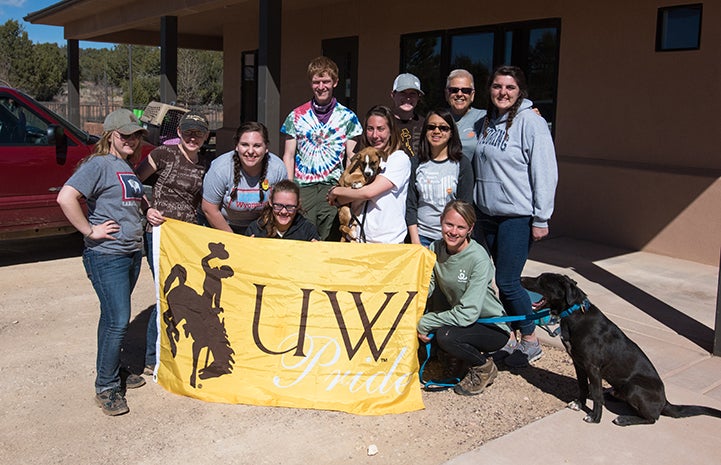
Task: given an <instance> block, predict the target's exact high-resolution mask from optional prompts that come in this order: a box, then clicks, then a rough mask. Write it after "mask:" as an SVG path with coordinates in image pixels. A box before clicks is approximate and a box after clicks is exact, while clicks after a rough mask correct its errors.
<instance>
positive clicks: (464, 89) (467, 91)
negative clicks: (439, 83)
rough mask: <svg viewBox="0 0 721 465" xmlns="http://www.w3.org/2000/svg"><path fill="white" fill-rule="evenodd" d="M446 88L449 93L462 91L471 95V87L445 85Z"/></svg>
mask: <svg viewBox="0 0 721 465" xmlns="http://www.w3.org/2000/svg"><path fill="white" fill-rule="evenodd" d="M447 89H448V93H449V94H457V93H458V92H463V93H464V94H466V95H471V94H472V93H473V87H447Z"/></svg>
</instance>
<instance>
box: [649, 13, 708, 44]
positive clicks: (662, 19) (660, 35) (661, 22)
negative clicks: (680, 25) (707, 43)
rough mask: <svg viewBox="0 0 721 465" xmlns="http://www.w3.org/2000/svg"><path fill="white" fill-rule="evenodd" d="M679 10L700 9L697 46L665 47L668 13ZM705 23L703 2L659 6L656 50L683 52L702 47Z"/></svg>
mask: <svg viewBox="0 0 721 465" xmlns="http://www.w3.org/2000/svg"><path fill="white" fill-rule="evenodd" d="M674 10H676V11H678V10H698V31H697V32H698V34H697V36H696V46H690V47H673V48H670V47H664V45H663V43H664V39H665V35H664V33H665V31H666V29H667V28H666V26H667V24H668V23H667V19H668V15H667V13H669V12H672V11H674ZM702 25H703V3H690V4H686V5H673V6H664V7H659V9H658V12H657V14H656V51H657V52H681V51H688V50H700V49H701V28H702Z"/></svg>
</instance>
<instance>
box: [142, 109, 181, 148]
mask: <svg viewBox="0 0 721 465" xmlns="http://www.w3.org/2000/svg"><path fill="white" fill-rule="evenodd" d="M188 111H189V110H188V109H186V108H181V107H176V106H173V105H169V104H167V103H160V102H150V103H149V104H148V106H147V107H145V111H144V112H143V116H141V117H140V121H141V122H143V123H144V124H143V125H144V126H145V129H147V130H148V136H147V138H148V142H150V143H151V144H153V145H162V144H163V143H164V142H165V141H167V140H169V139H176V138H177V137H178V133H177V132H176V130H177V129H178V123H179V122H180V118H182V117H183V115H184V114H185V113H187V112H188Z"/></svg>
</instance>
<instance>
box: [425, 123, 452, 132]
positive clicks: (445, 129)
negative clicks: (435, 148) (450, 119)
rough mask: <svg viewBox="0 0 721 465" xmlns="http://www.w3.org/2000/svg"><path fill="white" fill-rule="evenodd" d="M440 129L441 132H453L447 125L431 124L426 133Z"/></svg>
mask: <svg viewBox="0 0 721 465" xmlns="http://www.w3.org/2000/svg"><path fill="white" fill-rule="evenodd" d="M436 129H438V130H439V131H441V132H448V131H450V130H451V127H450V126H446V125H445V124H429V125H428V126H426V131H428V132H432V131H435V130H436Z"/></svg>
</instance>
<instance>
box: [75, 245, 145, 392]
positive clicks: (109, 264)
mask: <svg viewBox="0 0 721 465" xmlns="http://www.w3.org/2000/svg"><path fill="white" fill-rule="evenodd" d="M142 260H143V253H142V252H141V251H137V252H133V253H130V254H123V255H113V254H105V253H100V252H96V251H94V250H92V249H85V251H84V252H83V265H84V266H85V272H86V273H87V275H88V279H90V282H91V283H92V284H93V288H94V289H95V293H96V294H97V295H98V300H100V321H99V322H98V355H97V359H96V362H95V368H96V371H97V376H96V378H95V392H96V393H101V392H103V391H106V390H108V389H113V388H116V387H119V386H120V347H121V345H122V343H123V338H124V337H125V332H126V331H127V329H128V323H129V322H130V294H132V292H133V289H134V288H135V283H136V282H137V281H138V275H140V264H141V262H142Z"/></svg>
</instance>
